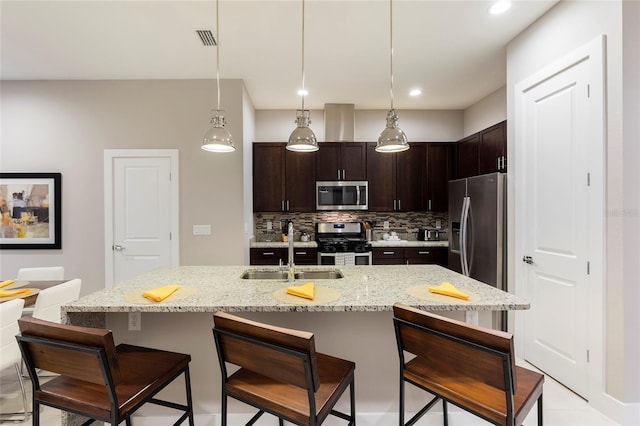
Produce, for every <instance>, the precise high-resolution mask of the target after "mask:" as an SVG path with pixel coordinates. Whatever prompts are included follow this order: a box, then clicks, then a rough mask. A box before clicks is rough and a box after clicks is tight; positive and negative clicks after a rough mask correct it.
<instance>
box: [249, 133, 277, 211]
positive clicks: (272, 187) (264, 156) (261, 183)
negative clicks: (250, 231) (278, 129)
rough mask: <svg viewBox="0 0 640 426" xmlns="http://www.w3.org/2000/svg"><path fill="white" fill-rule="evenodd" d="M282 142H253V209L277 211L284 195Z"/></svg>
mask: <svg viewBox="0 0 640 426" xmlns="http://www.w3.org/2000/svg"><path fill="white" fill-rule="evenodd" d="M284 146H285V144H283V143H271V142H268V143H254V144H253V211H254V212H279V211H282V208H283V206H282V204H283V201H284V199H285V198H284V197H285V190H284V189H285V179H284V177H285V169H284V166H285V162H284V161H285V158H284Z"/></svg>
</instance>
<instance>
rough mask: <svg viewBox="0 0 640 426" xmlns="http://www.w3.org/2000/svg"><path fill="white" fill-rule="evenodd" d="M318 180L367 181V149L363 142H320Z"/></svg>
mask: <svg viewBox="0 0 640 426" xmlns="http://www.w3.org/2000/svg"><path fill="white" fill-rule="evenodd" d="M319 146H320V149H319V150H318V151H317V152H316V180H365V179H366V178H367V147H366V144H364V143H361V142H320V143H319Z"/></svg>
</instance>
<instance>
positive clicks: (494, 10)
mask: <svg viewBox="0 0 640 426" xmlns="http://www.w3.org/2000/svg"><path fill="white" fill-rule="evenodd" d="M510 7H511V2H510V1H507V0H501V1H499V2H496V3H494V4H493V6H491V8H490V9H489V13H490V14H492V15H499V14H501V13H504V12H506V11H507V10H509V8H510Z"/></svg>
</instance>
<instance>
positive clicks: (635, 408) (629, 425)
mask: <svg viewBox="0 0 640 426" xmlns="http://www.w3.org/2000/svg"><path fill="white" fill-rule="evenodd" d="M589 403H590V405H591V406H592V407H593V408H595V409H596V410H598V411H600V412H601V413H602V414H604V415H605V416H607V417H609V418H610V419H612V420H613V421H614V422H616V423H618V424H620V425H621V426H638V425H640V402H634V403H625V402H622V401H619V400H617V399H615V398H614V397H612V396H611V395H609V394H606V393H602V394H600V395H598V396H597V397H596V398H592V399H591V400H590V401H589Z"/></svg>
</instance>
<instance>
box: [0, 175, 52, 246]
mask: <svg viewBox="0 0 640 426" xmlns="http://www.w3.org/2000/svg"><path fill="white" fill-rule="evenodd" d="M61 248H62V174H61V173H0V249H2V250H7V249H61Z"/></svg>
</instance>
